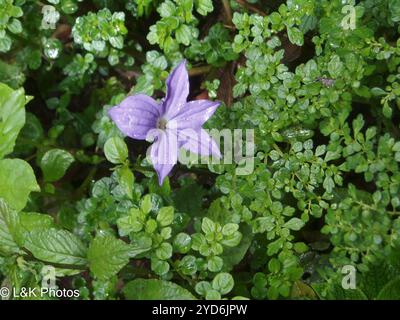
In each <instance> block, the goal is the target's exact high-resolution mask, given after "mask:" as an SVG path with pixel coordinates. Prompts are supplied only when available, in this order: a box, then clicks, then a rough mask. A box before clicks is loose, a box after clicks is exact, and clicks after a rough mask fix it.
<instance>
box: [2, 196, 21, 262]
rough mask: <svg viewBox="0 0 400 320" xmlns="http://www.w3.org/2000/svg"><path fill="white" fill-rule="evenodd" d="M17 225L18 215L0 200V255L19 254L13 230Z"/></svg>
mask: <svg viewBox="0 0 400 320" xmlns="http://www.w3.org/2000/svg"><path fill="white" fill-rule="evenodd" d="M17 224H18V214H17V212H16V211H14V210H13V209H11V208H10V207H9V206H8V205H7V203H6V202H5V201H4V200H3V199H0V255H9V254H13V253H17V252H19V248H18V245H17V243H16V241H15V240H14V238H15V236H14V234H15V228H16V226H17Z"/></svg>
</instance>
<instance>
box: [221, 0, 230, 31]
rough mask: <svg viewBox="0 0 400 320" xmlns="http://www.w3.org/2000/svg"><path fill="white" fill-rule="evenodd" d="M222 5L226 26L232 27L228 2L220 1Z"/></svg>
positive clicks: (227, 0)
mask: <svg viewBox="0 0 400 320" xmlns="http://www.w3.org/2000/svg"><path fill="white" fill-rule="evenodd" d="M222 5H223V8H224V12H225V16H226V22H227V24H228V25H232V9H231V6H230V4H229V0H222Z"/></svg>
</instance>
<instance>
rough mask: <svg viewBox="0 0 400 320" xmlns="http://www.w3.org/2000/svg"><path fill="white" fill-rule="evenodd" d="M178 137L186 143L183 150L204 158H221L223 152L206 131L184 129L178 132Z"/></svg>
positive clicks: (183, 144) (182, 145)
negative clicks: (210, 156) (212, 156)
mask: <svg viewBox="0 0 400 320" xmlns="http://www.w3.org/2000/svg"><path fill="white" fill-rule="evenodd" d="M178 137H179V139H180V140H182V141H184V143H182V144H181V147H182V148H183V149H186V150H189V151H190V152H193V153H196V154H200V155H202V156H209V155H214V156H216V157H218V158H221V152H220V150H219V147H218V145H217V143H216V142H215V141H214V139H213V138H212V137H211V136H210V135H209V134H208V133H207V132H206V131H205V130H204V129H201V128H200V129H197V130H193V129H184V130H179V131H178Z"/></svg>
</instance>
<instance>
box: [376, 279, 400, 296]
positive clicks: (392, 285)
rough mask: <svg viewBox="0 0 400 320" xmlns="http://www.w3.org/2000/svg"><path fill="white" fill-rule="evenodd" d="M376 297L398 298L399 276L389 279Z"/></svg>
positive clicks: (399, 288)
mask: <svg viewBox="0 0 400 320" xmlns="http://www.w3.org/2000/svg"><path fill="white" fill-rule="evenodd" d="M376 298H377V300H400V277H397V278H395V279H393V280H391V281H389V282H388V283H387V284H386V285H385V286H384V287H383V288H382V290H381V291H380V292H379V294H378V296H377V297H376Z"/></svg>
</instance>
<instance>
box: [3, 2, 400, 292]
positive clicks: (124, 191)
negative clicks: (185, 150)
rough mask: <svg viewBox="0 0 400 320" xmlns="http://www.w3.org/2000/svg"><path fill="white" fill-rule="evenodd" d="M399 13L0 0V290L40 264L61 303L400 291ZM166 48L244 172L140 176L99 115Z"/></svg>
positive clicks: (338, 5)
mask: <svg viewBox="0 0 400 320" xmlns="http://www.w3.org/2000/svg"><path fill="white" fill-rule="evenodd" d="M399 23H400V1H399V0H362V1H357V4H356V2H355V1H353V0H287V1H279V0H273V1H270V0H269V1H266V0H258V1H257V0H252V1H250V0H248V1H244V0H240V1H234V0H230V1H229V0H226V1H212V0H154V1H151V0H123V1H103V0H92V1H81V0H47V1H45V0H44V1H40V2H39V1H34V0H0V283H1V286H2V287H4V286H7V287H10V288H11V287H13V288H15V289H16V290H17V292H18V291H19V290H21V288H27V287H31V288H35V287H40V286H41V283H42V278H43V273H42V272H41V271H42V270H43V266H45V265H50V266H54V267H55V268H56V276H57V286H58V287H59V288H67V289H78V290H80V297H79V299H226V298H227V299H244V298H247V299H286V298H292V299H342V298H344V299H400V278H399V274H400V256H399V248H400V167H399V162H400V127H399V123H400V112H399V110H400V97H399V96H400V24H399ZM183 58H185V59H187V60H188V64H189V74H190V81H191V93H190V98H191V99H202V98H210V99H213V98H215V99H217V100H221V101H223V104H222V106H221V107H219V108H218V110H217V112H216V114H215V115H214V117H213V118H211V119H210V121H209V122H208V123H207V126H208V127H209V128H215V129H220V130H222V129H225V128H229V129H243V130H244V129H253V130H254V136H255V158H254V170H253V171H252V172H249V173H248V174H246V175H238V174H237V170H236V169H237V168H238V167H240V166H241V164H220V165H218V166H215V165H206V164H196V165H193V166H190V167H189V166H186V165H182V164H179V165H177V166H176V167H175V168H174V170H173V172H172V174H171V175H170V176H169V178H167V179H166V180H165V181H164V184H163V185H162V186H159V185H158V183H157V177H156V174H155V172H154V169H153V168H152V167H151V165H150V164H149V163H148V162H147V160H145V152H146V148H147V146H148V143H147V142H143V141H137V140H133V139H130V138H124V137H123V136H122V134H121V133H120V132H119V130H118V129H117V128H116V126H115V125H114V124H113V123H112V122H111V119H110V118H109V117H108V115H107V110H108V109H109V108H110V107H112V106H114V105H116V104H118V103H119V102H120V101H121V100H122V99H123V98H125V97H126V96H127V95H130V94H134V93H138V92H142V93H146V94H148V95H151V96H153V97H154V98H156V99H157V98H161V97H162V96H163V95H164V92H163V91H165V79H166V78H167V76H168V74H169V72H170V71H171V70H172V68H173V67H174V66H175V65H176V64H177V63H178V62H179V61H181V60H182V59H183ZM346 265H351V266H354V267H355V268H356V272H357V278H356V279H357V288H356V289H348V290H345V289H343V288H342V278H343V276H344V274H342V268H343V266H346ZM41 298H43V299H46V298H53V297H49V296H43V297H41Z"/></svg>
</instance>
